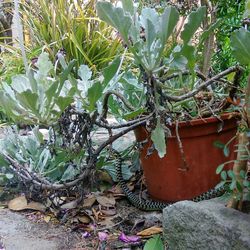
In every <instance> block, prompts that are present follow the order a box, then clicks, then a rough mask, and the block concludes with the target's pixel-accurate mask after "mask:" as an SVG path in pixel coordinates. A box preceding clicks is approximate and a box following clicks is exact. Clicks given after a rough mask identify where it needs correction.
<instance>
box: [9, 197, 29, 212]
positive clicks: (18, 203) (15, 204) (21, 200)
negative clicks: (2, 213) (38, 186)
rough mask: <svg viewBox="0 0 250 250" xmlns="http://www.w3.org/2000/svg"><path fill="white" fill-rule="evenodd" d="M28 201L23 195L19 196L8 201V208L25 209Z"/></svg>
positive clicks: (14, 209)
mask: <svg viewBox="0 0 250 250" xmlns="http://www.w3.org/2000/svg"><path fill="white" fill-rule="evenodd" d="M27 205H28V202H27V200H26V198H25V196H19V197H16V198H14V199H13V200H11V201H9V203H8V208H9V209H10V210H13V211H21V210H24V209H26V207H27Z"/></svg>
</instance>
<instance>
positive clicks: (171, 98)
mask: <svg viewBox="0 0 250 250" xmlns="http://www.w3.org/2000/svg"><path fill="white" fill-rule="evenodd" d="M239 70H242V68H241V67H239V66H233V67H231V68H228V69H226V70H224V71H222V72H221V73H219V74H217V75H215V76H214V77H212V78H210V79H208V80H207V81H205V82H204V83H202V84H200V85H199V86H198V87H197V88H196V89H193V90H192V91H190V92H188V93H186V94H184V95H180V96H172V95H167V94H165V97H166V98H167V99H168V101H175V102H179V101H183V100H185V99H188V98H191V97H193V96H195V95H196V94H197V93H198V92H199V91H201V90H202V89H204V88H206V87H208V86H209V85H211V84H212V83H213V82H215V81H217V80H219V79H220V78H222V77H224V76H226V75H228V74H230V73H232V72H236V71H239Z"/></svg>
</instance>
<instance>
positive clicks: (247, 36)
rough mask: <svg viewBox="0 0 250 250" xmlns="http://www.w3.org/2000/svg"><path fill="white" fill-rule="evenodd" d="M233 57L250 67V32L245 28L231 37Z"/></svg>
mask: <svg viewBox="0 0 250 250" xmlns="http://www.w3.org/2000/svg"><path fill="white" fill-rule="evenodd" d="M231 46H232V50H233V55H234V56H235V58H236V59H237V60H238V61H239V63H241V64H243V65H250V32H249V31H248V30H245V29H243V28H241V29H239V30H236V31H234V32H233V34H232V36H231Z"/></svg>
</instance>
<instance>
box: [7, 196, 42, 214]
mask: <svg viewBox="0 0 250 250" xmlns="http://www.w3.org/2000/svg"><path fill="white" fill-rule="evenodd" d="M8 208H9V209H10V210H13V211H21V210H25V209H31V210H35V211H40V212H44V211H45V210H46V207H45V206H44V205H43V204H42V203H39V202H34V201H32V202H30V203H28V202H27V199H26V198H25V196H19V197H16V198H14V199H13V200H11V201H9V203H8Z"/></svg>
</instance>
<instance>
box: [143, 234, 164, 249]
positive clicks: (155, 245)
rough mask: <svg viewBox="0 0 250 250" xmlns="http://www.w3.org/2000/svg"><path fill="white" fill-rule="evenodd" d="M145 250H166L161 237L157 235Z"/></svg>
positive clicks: (148, 242)
mask: <svg viewBox="0 0 250 250" xmlns="http://www.w3.org/2000/svg"><path fill="white" fill-rule="evenodd" d="M143 250H164V244H163V241H162V239H161V237H160V235H155V236H154V237H152V238H151V239H149V240H148V241H147V242H146V244H145V246H144V248H143Z"/></svg>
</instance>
